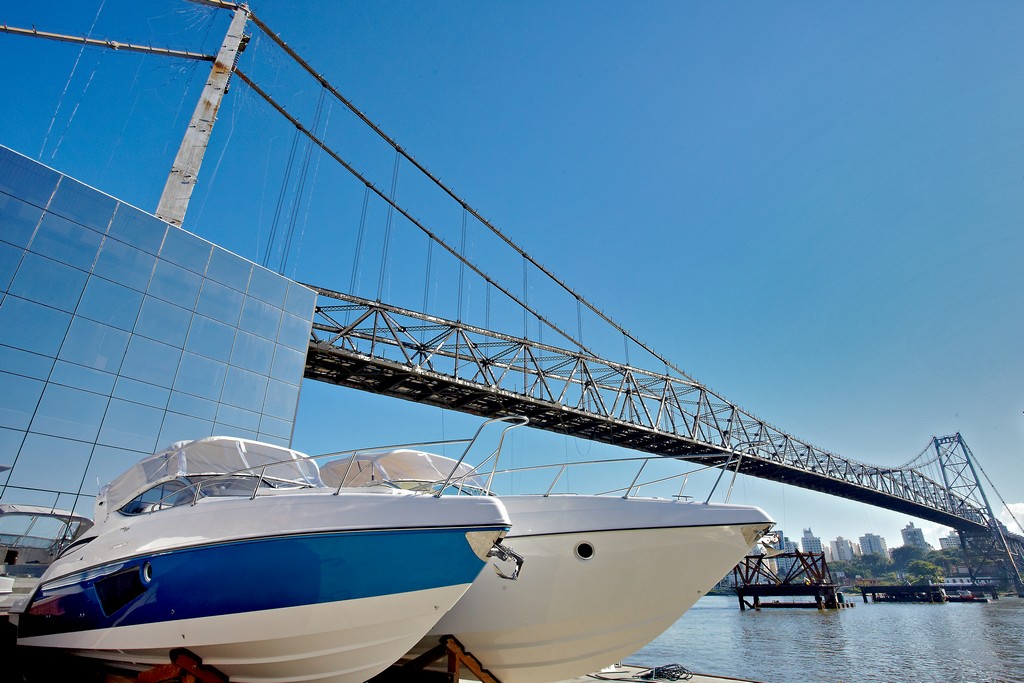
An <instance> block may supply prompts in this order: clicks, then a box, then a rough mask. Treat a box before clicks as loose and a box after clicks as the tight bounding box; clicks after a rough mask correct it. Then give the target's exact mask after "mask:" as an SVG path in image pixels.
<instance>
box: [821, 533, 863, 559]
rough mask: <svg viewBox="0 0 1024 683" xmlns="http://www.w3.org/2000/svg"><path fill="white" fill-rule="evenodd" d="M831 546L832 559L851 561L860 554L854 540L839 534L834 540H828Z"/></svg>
mask: <svg viewBox="0 0 1024 683" xmlns="http://www.w3.org/2000/svg"><path fill="white" fill-rule="evenodd" d="M829 546H830V547H831V548H832V559H833V560H841V561H844V562H851V561H852V560H853V558H855V557H857V556H858V555H860V545H858V544H857V543H856V542H855V541H851V540H849V539H847V538H843V537H842V536H839V537H837V538H836V540H834V541H829Z"/></svg>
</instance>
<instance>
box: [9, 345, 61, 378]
mask: <svg viewBox="0 0 1024 683" xmlns="http://www.w3.org/2000/svg"><path fill="white" fill-rule="evenodd" d="M51 369H53V358H52V357H50V356H42V355H40V354H38V353H32V352H31V351H25V350H23V349H16V348H13V347H11V346H2V345H0V370H6V371H8V372H13V373H14V374H16V375H24V376H25V377H35V378H36V379H41V380H44V381H45V380H46V378H47V377H49V376H50V370H51Z"/></svg>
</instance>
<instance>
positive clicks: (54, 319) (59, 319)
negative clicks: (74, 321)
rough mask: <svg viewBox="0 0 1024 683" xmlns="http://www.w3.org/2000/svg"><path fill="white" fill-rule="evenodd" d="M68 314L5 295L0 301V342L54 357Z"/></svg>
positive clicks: (69, 320)
mask: <svg viewBox="0 0 1024 683" xmlns="http://www.w3.org/2000/svg"><path fill="white" fill-rule="evenodd" d="M70 323H71V315H70V314H69V313H62V312H61V311H57V310H54V309H52V308H49V307H47V306H42V305H40V304H37V303H33V302H31V301H25V300H24V299H19V298H18V297H15V296H11V295H8V296H7V297H6V298H5V299H4V301H3V303H2V304H0V344H7V345H9V346H17V347H19V348H22V349H32V350H33V351H35V352H37V353H45V354H47V355H49V356H54V357H56V356H57V349H59V348H60V345H61V342H63V341H64V334H65V333H66V332H67V330H68V325H69V324H70Z"/></svg>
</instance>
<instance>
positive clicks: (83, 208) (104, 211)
mask: <svg viewBox="0 0 1024 683" xmlns="http://www.w3.org/2000/svg"><path fill="white" fill-rule="evenodd" d="M116 206H117V200H116V199H114V198H113V197H111V196H109V195H105V194H103V193H102V192H100V191H99V190H95V189H93V188H91V187H89V186H88V185H83V184H82V183H80V182H78V181H76V180H72V179H71V178H68V177H65V178H64V180H62V181H61V183H60V186H59V187H58V188H57V191H56V192H55V193H54V195H53V199H51V200H50V205H49V206H48V207H46V210H47V211H48V212H51V213H57V214H60V215H61V216H64V217H65V218H69V219H71V220H73V221H74V222H76V223H80V224H81V225H84V226H85V227H87V228H92V229H93V230H98V231H99V232H101V233H105V232H106V231H107V226H109V225H110V219H111V217H112V216H113V215H114V208H115V207H116Z"/></svg>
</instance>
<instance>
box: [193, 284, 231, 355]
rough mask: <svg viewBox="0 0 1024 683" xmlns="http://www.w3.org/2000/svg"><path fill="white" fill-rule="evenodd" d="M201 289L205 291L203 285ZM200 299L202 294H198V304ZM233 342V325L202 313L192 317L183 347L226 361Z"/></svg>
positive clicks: (200, 301)
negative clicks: (212, 318) (225, 323)
mask: <svg viewBox="0 0 1024 683" xmlns="http://www.w3.org/2000/svg"><path fill="white" fill-rule="evenodd" d="M219 286H220V285H218V287H219ZM203 291H204V292H205V291H206V287H205V286H204V287H203ZM202 301H203V299H202V295H200V297H199V303H200V306H201V305H202ZM234 343H235V328H234V327H230V326H228V325H224V324H223V323H219V322H217V321H216V320H211V319H210V318H207V317H205V316H202V315H196V316H193V318H192V326H191V327H190V328H189V331H188V341H186V342H185V349H186V350H188V351H193V352H195V353H198V354H201V355H203V356H207V357H209V358H214V359H216V360H221V361H224V362H225V363H226V362H227V361H228V359H229V358H230V357H231V346H232V345H233V344H234Z"/></svg>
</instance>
